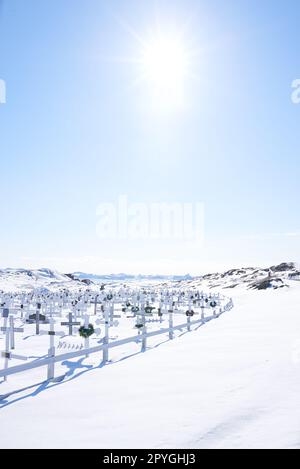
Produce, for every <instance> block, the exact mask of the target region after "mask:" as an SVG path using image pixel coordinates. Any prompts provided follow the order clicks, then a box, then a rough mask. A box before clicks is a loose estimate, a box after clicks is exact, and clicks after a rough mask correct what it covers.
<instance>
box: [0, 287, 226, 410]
mask: <svg viewBox="0 0 300 469" xmlns="http://www.w3.org/2000/svg"><path fill="white" fill-rule="evenodd" d="M0 305H1V306H0V319H1V327H0V333H1V336H0V348H1V363H2V366H1V369H0V379H1V380H3V381H4V382H7V381H8V380H9V379H10V378H11V377H13V376H14V375H16V374H19V373H25V372H28V371H30V370H38V372H37V374H33V375H32V377H31V379H33V382H32V383H31V384H35V383H34V380H35V378H36V379H38V380H42V381H43V380H45V381H49V380H50V381H51V380H54V381H55V380H63V379H64V374H66V373H67V371H68V369H66V368H65V367H64V364H63V363H65V362H68V363H69V361H72V360H73V363H74V366H75V364H76V360H78V359H80V358H81V357H83V358H84V359H89V358H90V357H93V361H92V364H91V366H93V364H96V363H98V364H101V365H102V366H104V365H105V364H107V363H109V360H110V351H111V349H115V348H119V349H120V350H122V347H123V348H124V346H127V348H126V350H127V351H128V353H129V354H130V353H134V352H135V353H137V352H138V351H140V352H146V350H147V348H148V347H153V346H156V345H158V344H159V343H160V342H162V341H164V340H165V339H166V338H167V339H168V340H173V339H175V338H176V337H177V336H179V335H181V334H182V333H185V332H192V331H193V329H195V328H198V327H200V326H201V325H203V324H205V323H206V322H208V321H211V320H214V319H217V318H218V317H219V316H220V315H221V314H223V313H225V312H227V311H230V310H231V309H232V308H233V301H232V299H230V298H227V297H225V296H224V295H220V294H217V293H214V294H206V293H204V292H203V291H200V290H196V289H191V290H181V289H176V288H170V289H163V288H154V287H153V288H142V287H141V288H130V287H126V286H125V287H115V288H114V289H110V290H109V291H106V289H105V288H103V286H101V287H100V286H99V287H98V288H96V287H95V288H94V289H93V290H91V289H88V288H86V289H85V290H84V291H83V290H82V289H81V290H80V291H79V292H74V291H68V290H66V289H63V290H61V291H56V292H53V293H50V292H48V293H43V292H42V291H39V290H36V291H33V292H27V293H16V292H15V293H2V294H1V295H0ZM126 350H125V352H122V353H126ZM56 368H57V369H58V371H57V373H56ZM0 394H1V393H0ZM2 397H3V396H2ZM4 397H5V395H4ZM0 402H1V396H0Z"/></svg>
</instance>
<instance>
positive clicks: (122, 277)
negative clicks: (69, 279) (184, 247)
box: [72, 272, 194, 281]
mask: <svg viewBox="0 0 300 469" xmlns="http://www.w3.org/2000/svg"><path fill="white" fill-rule="evenodd" d="M72 275H73V276H74V277H75V278H78V279H90V280H107V281H113V280H171V281H172V280H192V279H193V278H194V277H192V276H191V275H190V274H186V275H145V274H138V275H133V274H126V273H119V274H106V275H100V274H99V275H97V274H87V273H85V272H74V273H72Z"/></svg>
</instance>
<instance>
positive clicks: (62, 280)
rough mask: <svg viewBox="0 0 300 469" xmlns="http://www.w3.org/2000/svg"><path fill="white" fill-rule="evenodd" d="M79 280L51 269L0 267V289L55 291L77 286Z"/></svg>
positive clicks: (7, 290)
mask: <svg viewBox="0 0 300 469" xmlns="http://www.w3.org/2000/svg"><path fill="white" fill-rule="evenodd" d="M78 285H81V282H80V281H76V280H73V279H72V278H70V277H69V276H68V275H64V274H61V273H59V272H57V271H54V270H51V269H38V270H29V269H1V270H0V291H4V292H13V291H30V290H35V289H43V290H49V291H55V290H57V289H61V288H67V289H72V288H77V289H78Z"/></svg>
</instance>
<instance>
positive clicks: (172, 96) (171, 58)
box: [140, 34, 189, 107]
mask: <svg viewBox="0 0 300 469" xmlns="http://www.w3.org/2000/svg"><path fill="white" fill-rule="evenodd" d="M140 66H141V76H142V78H143V79H142V81H144V82H145V83H146V84H147V86H148V88H149V91H150V93H151V95H152V98H154V103H156V104H159V105H160V106H165V107H166V106H167V107H173V106H177V105H180V104H182V103H183V100H184V89H185V79H186V77H187V75H188V67H189V62H188V52H187V50H186V48H185V46H184V43H183V41H182V39H181V38H180V36H176V35H161V34H159V35H155V36H154V37H152V38H151V39H149V40H148V41H147V42H146V43H145V44H144V46H143V48H142V53H141V59H140Z"/></svg>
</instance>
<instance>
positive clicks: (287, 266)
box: [177, 262, 299, 290]
mask: <svg viewBox="0 0 300 469" xmlns="http://www.w3.org/2000/svg"><path fill="white" fill-rule="evenodd" d="M297 272H298V270H297V266H296V264H295V263H293V262H284V263H282V264H279V265H275V266H271V267H267V268H258V267H245V268H240V269H231V270H228V271H226V272H223V273H212V274H206V275H202V276H201V277H196V278H194V279H192V280H188V281H186V280H182V281H179V282H177V286H181V287H183V288H186V287H188V286H190V287H199V286H201V287H203V288H205V289H212V288H214V289H220V288H221V289H234V288H243V289H253V290H266V289H268V288H274V289H277V288H282V287H287V286H289V285H290V282H289V280H291V279H293V277H294V278H296V276H297V275H296V274H297ZM298 273H299V272H298Z"/></svg>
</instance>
